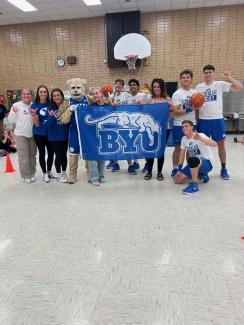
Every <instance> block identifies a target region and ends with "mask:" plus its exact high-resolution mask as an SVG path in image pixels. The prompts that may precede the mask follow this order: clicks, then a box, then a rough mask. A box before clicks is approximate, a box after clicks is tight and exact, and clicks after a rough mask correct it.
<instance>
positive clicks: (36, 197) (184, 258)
mask: <svg viewBox="0 0 244 325" xmlns="http://www.w3.org/2000/svg"><path fill="white" fill-rule="evenodd" d="M227 149H228V169H229V172H230V174H231V180H230V181H223V180H221V179H220V177H219V161H218V159H216V164H215V168H214V171H213V172H212V176H211V179H210V182H209V183H208V184H204V185H200V192H199V193H196V194H194V195H193V196H184V195H182V194H181V188H182V186H180V185H178V186H177V185H174V184H173V183H172V180H171V178H170V176H169V174H170V170H171V153H172V149H171V148H169V149H167V151H166V163H165V167H164V175H165V181H164V182H162V183H161V182H158V181H157V180H156V179H155V178H154V179H152V180H151V181H149V182H146V181H144V180H143V175H142V174H141V173H140V174H138V175H137V176H130V175H128V174H127V172H126V169H125V166H126V164H125V163H123V164H122V165H123V167H124V168H123V169H122V170H121V171H120V172H119V173H117V174H112V173H110V172H109V171H108V172H106V176H107V184H104V185H102V186H100V187H93V186H92V185H90V184H88V183H87V182H86V175H85V171H84V167H83V164H82V166H81V171H82V175H80V181H79V182H78V183H76V184H75V185H66V184H60V183H56V182H55V181H53V182H52V183H50V184H44V183H43V182H42V181H41V174H40V169H38V178H39V180H38V181H37V182H36V183H33V184H24V183H22V182H21V181H20V180H19V174H18V172H15V173H12V174H4V173H3V170H4V164H5V159H3V158H1V159H0V202H1V209H0V215H1V216H0V325H243V324H244V241H242V240H241V239H240V238H241V236H244V200H243V197H244V186H243V184H244V146H242V145H241V144H234V143H232V137H229V138H228V141H227ZM215 156H216V158H217V152H216V150H215ZM11 157H12V160H13V164H14V166H15V167H16V169H17V159H16V157H15V156H13V155H12V156H11Z"/></svg>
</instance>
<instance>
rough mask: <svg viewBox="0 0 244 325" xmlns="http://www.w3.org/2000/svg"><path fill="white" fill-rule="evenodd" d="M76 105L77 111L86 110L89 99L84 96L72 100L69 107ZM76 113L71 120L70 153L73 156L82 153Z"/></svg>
mask: <svg viewBox="0 0 244 325" xmlns="http://www.w3.org/2000/svg"><path fill="white" fill-rule="evenodd" d="M71 105H76V107H77V109H76V110H79V109H82V108H83V109H84V108H87V107H88V99H87V97H86V96H84V97H83V98H81V99H77V100H75V99H73V98H70V100H69V106H71ZM75 116H76V111H74V112H72V115H71V120H70V129H69V152H70V154H71V155H72V154H73V155H78V154H79V153H80V145H79V136H78V130H77V124H76V117H75Z"/></svg>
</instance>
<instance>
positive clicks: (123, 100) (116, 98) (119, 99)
mask: <svg viewBox="0 0 244 325" xmlns="http://www.w3.org/2000/svg"><path fill="white" fill-rule="evenodd" d="M131 97H132V96H131V94H129V93H127V92H125V91H122V92H121V93H120V94H116V93H115V94H113V95H112V98H111V100H112V102H116V103H117V105H127V104H128V103H129V101H130V100H131Z"/></svg>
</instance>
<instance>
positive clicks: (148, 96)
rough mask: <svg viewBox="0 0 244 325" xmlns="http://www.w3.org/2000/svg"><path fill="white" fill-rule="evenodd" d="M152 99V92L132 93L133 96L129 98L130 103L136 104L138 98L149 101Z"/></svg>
mask: <svg viewBox="0 0 244 325" xmlns="http://www.w3.org/2000/svg"><path fill="white" fill-rule="evenodd" d="M150 99H151V94H145V93H140V92H139V93H137V94H136V95H134V96H133V95H131V98H129V100H128V104H136V101H137V100H142V101H149V100H150Z"/></svg>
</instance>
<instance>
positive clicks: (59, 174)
mask: <svg viewBox="0 0 244 325" xmlns="http://www.w3.org/2000/svg"><path fill="white" fill-rule="evenodd" d="M55 178H56V180H57V182H59V181H60V180H61V178H62V174H61V173H57V176H56V177H55Z"/></svg>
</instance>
